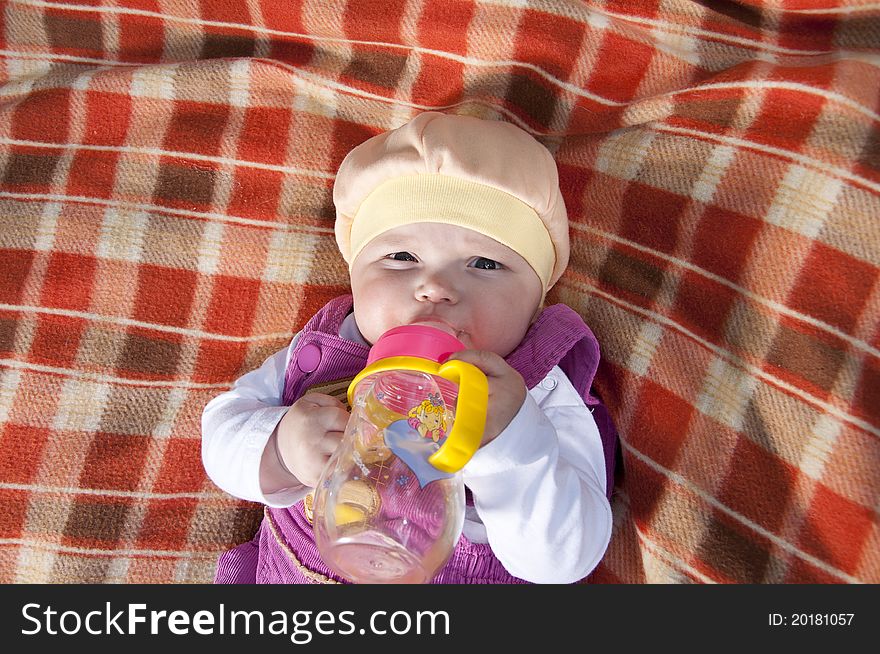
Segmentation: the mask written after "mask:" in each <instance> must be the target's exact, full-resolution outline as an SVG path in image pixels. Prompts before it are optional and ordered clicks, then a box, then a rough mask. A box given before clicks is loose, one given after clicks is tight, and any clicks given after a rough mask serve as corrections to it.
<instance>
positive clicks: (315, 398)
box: [302, 393, 345, 411]
mask: <svg viewBox="0 0 880 654" xmlns="http://www.w3.org/2000/svg"><path fill="white" fill-rule="evenodd" d="M302 399H303V400H307V401H309V402H310V403H312V404H313V405H314V406H319V407H336V408H339V409H342V410H343V411H345V405H344V404H343V403H342V402H340V401H339V400H337V399H336V398H335V397H333V396H332V395H325V394H324V393H306V394H305V395H303V396H302Z"/></svg>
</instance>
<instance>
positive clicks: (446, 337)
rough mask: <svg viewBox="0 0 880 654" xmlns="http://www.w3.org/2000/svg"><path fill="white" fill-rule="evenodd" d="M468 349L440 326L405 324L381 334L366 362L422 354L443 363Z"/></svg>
mask: <svg viewBox="0 0 880 654" xmlns="http://www.w3.org/2000/svg"><path fill="white" fill-rule="evenodd" d="M464 349H466V348H465V346H464V343H462V342H461V341H460V340H458V339H457V338H455V336H452V335H451V334H447V333H446V332H444V331H443V330H441V329H437V328H436V327H430V326H428V325H403V326H401V327H394V328H393V329H389V330H388V331H387V332H385V333H384V334H382V335H381V336H380V337H379V338H378V339H377V340H376V343H375V344H374V345H373V347H371V348H370V354H369V355H368V356H367V365H370V364H371V363H373V362H374V361H378V360H379V359H385V358H388V357H401V356H408V357H420V358H422V359H429V360H431V361H436V362H437V363H443V362H444V361H446V359H447V358H448V357H449V355H450V354H452V353H453V352H458V351H459V350H464Z"/></svg>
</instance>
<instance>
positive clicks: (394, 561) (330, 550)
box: [313, 325, 488, 583]
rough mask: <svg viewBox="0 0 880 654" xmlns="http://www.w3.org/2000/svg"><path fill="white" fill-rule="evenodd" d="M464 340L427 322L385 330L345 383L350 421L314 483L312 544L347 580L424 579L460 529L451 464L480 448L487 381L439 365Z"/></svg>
mask: <svg viewBox="0 0 880 654" xmlns="http://www.w3.org/2000/svg"><path fill="white" fill-rule="evenodd" d="M463 349H465V348H464V345H463V344H462V343H461V342H460V341H459V340H458V339H456V338H455V337H453V336H451V335H449V334H447V333H445V332H443V331H441V330H439V329H435V328H433V327H429V326H427V325H406V326H403V327H396V328H394V329H391V330H389V331H387V332H385V333H384V334H383V335H382V336H381V337H380V338H379V339H378V340H377V341H376V343H375V345H373V347H372V348H371V349H370V354H369V356H368V358H367V367H366V368H364V370H363V371H361V372H360V374H358V376H357V377H355V379H354V381H352V383H351V385H350V386H349V388H348V399H349V404H350V405H351V418H350V419H349V421H348V425H347V426H346V429H345V435H344V436H343V439H342V443H341V444H340V445H339V447H338V448H337V449H336V451H335V452H334V454H333V456H332V457H331V458H330V461H329V462H328V463H327V467H326V468H325V469H324V472H323V473H322V475H321V479H320V480H319V481H318V486H317V488H316V489H315V498H314V508H313V511H314V530H315V542H316V544H317V546H318V550H319V551H320V553H321V557H322V558H323V559H324V562H325V563H326V564H327V565H328V566H329V567H330V568H332V569H333V570H334V571H335V572H337V573H338V574H340V575H341V576H343V577H345V578H347V579H350V580H351V581H353V582H355V583H425V582H428V581H430V580H431V579H432V578H433V577H434V575H435V574H436V573H437V572H438V571H439V570H440V568H441V567H442V566H443V564H444V563H446V560H447V559H448V558H449V555H450V554H451V553H452V550H453V548H454V547H455V544H456V542H457V541H458V538H459V536H460V534H461V530H462V526H463V525H464V509H465V503H464V483H463V481H462V478H461V472H460V470H461V468H463V467H464V465H465V464H466V463H467V462H468V460H470V458H471V456H473V454H474V452H476V450H477V448H478V447H479V446H480V441H481V439H482V437H483V429H484V427H485V424H486V405H487V402H488V382H487V380H486V376H485V375H484V374H483V373H482V371H480V370H479V369H478V368H476V367H475V366H473V365H471V364H469V363H465V362H464V361H456V360H453V361H446V359H447V357H448V356H449V355H450V354H451V353H453V352H457V351H459V350H463Z"/></svg>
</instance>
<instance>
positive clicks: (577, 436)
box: [202, 112, 616, 583]
mask: <svg viewBox="0 0 880 654" xmlns="http://www.w3.org/2000/svg"><path fill="white" fill-rule="evenodd" d="M333 199H334V203H335V205H336V212H337V219H336V241H337V244H338V246H339V249H340V251H341V253H342V256H343V257H344V259H345V261H346V262H347V263H348V265H349V271H350V276H351V295H346V296H343V297H339V298H336V299H334V300H332V301H331V302H330V303H329V304H327V305H326V306H325V307H324V308H323V309H321V310H320V311H319V312H318V313H317V314H316V315H315V316H314V317H313V318H312V319H311V320H310V321H309V323H308V324H307V325H306V326H305V328H304V329H303V330H302V331H301V332H300V333H298V334H297V335H296V336H295V337H294V338H293V341H292V342H291V343H290V345H289V347H287V348H285V349H284V350H282V351H280V352H278V353H276V354H275V355H273V356H271V357H269V359H267V360H266V362H265V363H264V364H263V365H262V366H261V367H260V368H259V369H257V370H255V371H252V372H250V373H248V374H246V375H244V376H243V377H241V378H240V379H238V380H237V381H236V382H235V384H234V386H233V388H232V389H231V390H230V391H228V392H226V393H223V394H222V395H220V396H218V397H216V398H214V399H213V400H211V402H210V403H209V404H208V405H207V406H206V408H205V411H204V415H203V418H202V428H203V439H202V458H203V462H204V465H205V469H206V470H207V472H208V475H209V476H210V477H211V479H212V480H213V481H214V482H215V483H216V484H217V485H218V486H219V487H220V488H222V489H224V490H226V491H227V492H229V493H231V494H233V495H235V496H237V497H240V498H243V499H247V500H252V501H256V502H261V503H263V504H265V505H266V507H267V508H266V511H265V516H264V520H263V523H262V525H261V527H260V530H259V532H258V533H257V535H256V536H255V538H254V539H253V540H252V541H250V542H248V543H245V544H243V545H241V546H239V547H237V548H235V549H233V550H230V551H229V552H226V553H225V554H224V555H223V556H222V557H221V559H220V563H219V566H218V572H217V578H216V581H217V582H222V583H247V582H250V583H254V582H257V583H292V582H309V581H311V582H314V581H317V582H334V581H345V580H343V579H340V578H339V577H338V576H336V575H335V574H334V573H333V572H332V571H331V570H330V569H329V568H328V567H327V566H326V565H325V564H324V563H323V561H322V560H321V558H320V555H319V554H318V552H317V549H316V547H315V543H314V537H313V533H312V527H311V523H310V519H311V513H310V507H309V506H308V500H309V499H310V496H309V497H307V494H308V493H309V491H310V490H311V489H312V488H314V486H315V485H316V484H317V482H318V479H319V477H320V475H321V472H322V470H323V468H324V466H325V465H326V463H327V461H328V459H329V457H330V456H331V455H332V453H333V451H334V450H335V449H336V447H337V445H338V444H339V442H340V440H341V438H342V434H343V431H344V430H345V426H346V423H347V421H348V417H349V414H348V413H347V410H346V406H345V404H343V402H342V401H340V399H338V396H341V395H343V393H342V392H344V390H345V389H346V388H347V385H348V381H350V380H351V379H352V378H353V377H354V375H355V374H357V373H358V372H359V371H360V370H361V369H363V368H364V367H365V364H366V357H367V353H368V351H369V347H370V345H371V344H373V343H374V342H375V341H376V339H377V338H378V337H379V336H380V335H382V334H383V333H384V332H385V331H387V330H388V329H391V328H392V327H396V326H399V325H409V324H423V325H430V326H432V327H436V328H439V329H442V330H444V331H446V332H448V333H449V334H452V335H453V336H455V337H456V338H458V339H459V340H460V341H461V342H462V343H464V345H465V346H466V347H467V348H468V349H466V350H464V351H461V352H458V353H456V354H454V355H452V358H457V359H461V360H463V361H467V362H469V363H472V364H474V365H475V366H477V367H478V368H480V369H481V370H482V371H483V372H484V373H485V374H486V376H487V378H488V381H489V405H488V415H487V421H486V430H485V433H484V435H483V439H482V443H481V446H480V449H479V450H478V451H477V453H476V454H475V455H474V456H473V458H472V459H471V460H470V462H469V463H468V464H467V466H466V467H465V468H464V470H463V473H462V474H463V479H464V483H465V485H466V487H467V489H468V490H469V491H470V492H469V493H468V495H469V502H468V504H469V505H468V507H467V509H466V519H465V524H464V530H463V534H462V537H461V539H460V540H459V543H458V545H457V546H456V548H455V551H454V552H453V554H452V556H451V557H450V559H449V561H448V562H447V564H446V566H445V567H444V568H443V569H442V570H441V571H440V573H439V574H438V575H437V576H436V577H435V579H434V582H435V583H487V582H488V583H521V582H522V581H528V582H535V583H571V582H575V581H578V580H580V579H582V578H583V577H585V576H586V575H588V574H589V573H590V572H591V571H592V570H593V568H594V567H595V566H596V565H597V564H598V562H599V561H600V560H601V558H602V556H603V554H604V552H605V548H606V547H607V545H608V540H609V538H610V534H611V510H610V505H609V502H608V495H609V494H610V490H611V487H612V481H613V480H612V473H613V464H614V446H615V440H616V432H615V431H614V427H613V425H612V424H611V421H610V419H609V418H608V413H607V411H606V410H605V407H604V406H603V405H602V404H601V402H600V401H599V400H598V399H597V398H596V397H595V396H594V395H592V394H591V393H590V387H591V384H592V380H593V376H594V375H595V372H596V367H597V365H598V359H599V349H598V344H597V343H596V340H595V338H594V336H593V334H592V332H591V331H590V330H589V328H588V327H587V326H586V325H585V324H584V323H583V321H582V320H581V318H580V317H579V316H578V314H577V313H575V312H574V311H572V310H571V309H569V308H568V307H565V306H564V305H558V304H557V305H553V306H551V307H548V308H543V304H544V298H545V296H546V293H547V291H548V290H549V289H550V288H551V287H552V286H553V284H555V283H556V281H557V280H558V279H559V277H560V276H561V275H562V273H563V272H564V270H565V268H566V266H567V263H568V254H569V245H568V219H567V215H566V211H565V206H564V203H563V199H562V195H561V193H560V191H559V184H558V175H557V170H556V164H555V162H554V160H553V158H552V156H551V155H550V153H549V152H548V151H547V150H546V149H545V148H544V147H543V146H542V145H541V144H540V143H538V142H537V141H536V140H535V139H533V138H532V137H531V136H530V135H528V134H527V133H526V132H524V131H522V130H520V129H519V128H517V127H515V126H513V125H510V124H509V123H505V122H500V121H487V120H479V119H476V118H469V117H463V116H450V115H444V114H440V113H435V112H426V113H422V114H419V115H418V116H416V117H415V118H414V119H412V120H411V121H410V122H408V123H406V124H405V125H403V126H402V127H399V128H398V129H395V130H392V131H389V132H385V133H382V134H379V135H378V136H375V137H373V138H371V139H369V140H367V141H366V142H364V143H362V144H361V145H359V146H358V147H356V148H354V149H353V150H352V151H351V152H350V153H349V154H348V156H347V157H346V158H345V160H344V161H343V162H342V164H341V166H340V168H339V171H338V174H337V177H336V183H335V185H334V189H333ZM470 498H472V503H471V501H470ZM304 499H305V500H306V501H305V502H304V501H303V500H304ZM471 504H472V505H471Z"/></svg>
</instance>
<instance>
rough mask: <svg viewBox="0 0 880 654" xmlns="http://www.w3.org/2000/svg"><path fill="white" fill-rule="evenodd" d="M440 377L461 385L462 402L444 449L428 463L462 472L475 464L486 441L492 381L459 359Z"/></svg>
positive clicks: (444, 367) (444, 368) (443, 368)
mask: <svg viewBox="0 0 880 654" xmlns="http://www.w3.org/2000/svg"><path fill="white" fill-rule="evenodd" d="M436 374H438V375H440V376H441V377H443V378H444V379H448V380H449V381H451V382H453V383H455V384H458V400H457V402H456V405H455V422H454V423H453V425H452V430H451V431H450V432H449V434H448V435H447V436H446V441H445V442H444V443H443V445H441V446H440V449H439V450H437V451H436V452H434V454H432V455H431V456H429V457H428V463H430V464H431V465H433V466H434V467H435V468H437V469H438V470H442V471H443V472H458V471H459V470H461V469H462V468H464V466H465V464H466V463H467V462H468V461H470V460H471V457H472V456H473V455H474V453H475V452H476V451H477V449H478V448H479V447H480V442H481V441H482V440H483V431H484V430H485V429H486V408H487V407H488V405H489V381H488V380H487V379H486V375H484V374H483V371H482V370H480V369H479V368H477V367H476V366H475V365H473V364H470V363H467V362H465V361H459V360H458V359H452V360H451V361H447V362H446V363H444V364H443V365H441V366H440V368H439V369H438V370H437V373H436Z"/></svg>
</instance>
